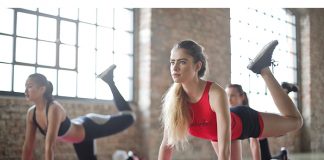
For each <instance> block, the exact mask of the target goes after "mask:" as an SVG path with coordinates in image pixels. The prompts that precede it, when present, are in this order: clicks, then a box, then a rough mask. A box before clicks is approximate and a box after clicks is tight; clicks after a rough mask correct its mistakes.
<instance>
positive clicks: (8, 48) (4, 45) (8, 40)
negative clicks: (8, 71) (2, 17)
mask: <svg viewBox="0 0 324 160" xmlns="http://www.w3.org/2000/svg"><path fill="white" fill-rule="evenodd" d="M0 26H1V25H0ZM12 41H13V39H12V37H11V36H2V35H0V44H1V45H0V50H1V54H0V62H8V63H11V62H12Z"/></svg>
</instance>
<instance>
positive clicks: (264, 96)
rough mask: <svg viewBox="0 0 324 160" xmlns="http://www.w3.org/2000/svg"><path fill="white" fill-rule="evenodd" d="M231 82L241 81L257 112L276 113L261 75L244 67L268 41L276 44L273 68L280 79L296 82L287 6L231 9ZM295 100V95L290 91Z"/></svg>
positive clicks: (292, 20)
mask: <svg viewBox="0 0 324 160" xmlns="http://www.w3.org/2000/svg"><path fill="white" fill-rule="evenodd" d="M230 14H231V83H237V84H241V85H242V87H243V89H244V90H245V91H246V92H247V94H248V97H249V99H250V106H251V107H252V108H254V109H256V110H258V111H265V112H275V113H278V112H279V111H278V110H277V108H276V107H275V105H274V103H273V101H272V99H271V96H270V93H269V91H268V89H267V87H266V86H265V83H264V81H263V80H262V79H261V76H257V75H256V74H254V73H253V72H251V71H249V70H248V69H247V68H246V66H247V65H248V63H249V62H250V60H251V59H252V58H254V57H255V55H256V54H257V53H258V52H259V51H260V50H261V49H262V47H263V46H264V45H265V44H267V43H268V42H270V41H271V40H274V39H277V40H278V41H279V45H278V46H277V48H276V49H275V51H274V55H273V57H272V58H273V65H272V68H271V69H272V71H273V73H274V75H275V77H276V78H277V80H278V81H279V83H281V82H284V81H285V82H290V83H295V84H296V83H297V51H296V24H295V22H296V21H295V16H294V15H293V14H292V13H291V12H290V11H289V10H286V9H255V8H248V9H241V8H234V9H231V12H230ZM289 95H290V97H291V98H292V99H293V100H294V102H295V103H296V102H297V94H296V93H290V94H289Z"/></svg>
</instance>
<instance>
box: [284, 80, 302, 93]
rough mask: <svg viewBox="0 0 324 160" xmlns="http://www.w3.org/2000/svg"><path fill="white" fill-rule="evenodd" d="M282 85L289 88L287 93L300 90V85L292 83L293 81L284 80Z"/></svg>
mask: <svg viewBox="0 0 324 160" xmlns="http://www.w3.org/2000/svg"><path fill="white" fill-rule="evenodd" d="M281 87H282V88H283V89H286V90H287V93H290V92H298V90H299V89H298V86H297V85H295V84H292V83H288V82H282V83H281Z"/></svg>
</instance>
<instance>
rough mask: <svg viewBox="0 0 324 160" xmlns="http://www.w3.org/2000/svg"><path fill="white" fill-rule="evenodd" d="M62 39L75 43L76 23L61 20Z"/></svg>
mask: <svg viewBox="0 0 324 160" xmlns="http://www.w3.org/2000/svg"><path fill="white" fill-rule="evenodd" d="M60 29H61V30H60V32H61V33H60V34H61V35H60V39H61V42H62V43H67V44H71V45H75V40H76V23H73V22H68V21H63V20H62V21H61V28H60Z"/></svg>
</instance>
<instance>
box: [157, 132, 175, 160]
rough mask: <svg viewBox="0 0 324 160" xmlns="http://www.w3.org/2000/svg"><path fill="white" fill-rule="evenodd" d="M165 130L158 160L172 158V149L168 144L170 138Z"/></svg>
mask: <svg viewBox="0 0 324 160" xmlns="http://www.w3.org/2000/svg"><path fill="white" fill-rule="evenodd" d="M167 136H168V135H167V132H166V131H165V129H164V134H163V139H162V143H161V145H160V150H159V157H158V160H170V159H171V158H172V147H171V146H169V145H168V144H167V142H168V137H167Z"/></svg>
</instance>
